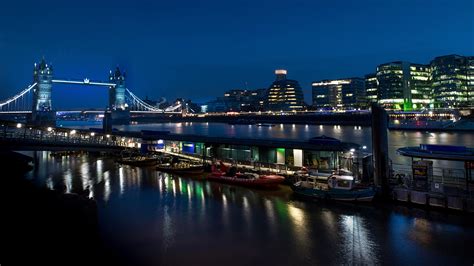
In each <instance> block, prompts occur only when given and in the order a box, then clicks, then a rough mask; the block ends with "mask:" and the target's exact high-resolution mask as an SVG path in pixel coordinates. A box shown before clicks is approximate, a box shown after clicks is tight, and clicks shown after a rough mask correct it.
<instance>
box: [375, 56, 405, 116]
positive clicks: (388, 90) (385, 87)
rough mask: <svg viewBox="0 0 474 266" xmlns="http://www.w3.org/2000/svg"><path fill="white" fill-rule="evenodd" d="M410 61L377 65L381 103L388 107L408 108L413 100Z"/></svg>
mask: <svg viewBox="0 0 474 266" xmlns="http://www.w3.org/2000/svg"><path fill="white" fill-rule="evenodd" d="M409 67H410V66H409V63H408V62H401V61H397V62H391V63H386V64H382V65H379V66H377V74H376V75H377V81H378V98H379V104H381V105H382V106H383V107H385V108H387V109H408V108H406V105H407V104H408V103H409V102H410V101H411V99H410V90H409V87H408V80H409V77H408V76H409Z"/></svg>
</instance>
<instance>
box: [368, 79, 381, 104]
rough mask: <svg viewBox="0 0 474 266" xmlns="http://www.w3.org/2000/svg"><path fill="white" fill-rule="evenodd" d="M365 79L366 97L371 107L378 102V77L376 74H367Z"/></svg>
mask: <svg viewBox="0 0 474 266" xmlns="http://www.w3.org/2000/svg"><path fill="white" fill-rule="evenodd" d="M364 78H365V97H366V99H367V104H368V105H369V106H370V104H372V103H377V102H378V96H377V95H378V87H379V86H378V82H377V75H376V74H375V73H371V74H367V75H365V76H364Z"/></svg>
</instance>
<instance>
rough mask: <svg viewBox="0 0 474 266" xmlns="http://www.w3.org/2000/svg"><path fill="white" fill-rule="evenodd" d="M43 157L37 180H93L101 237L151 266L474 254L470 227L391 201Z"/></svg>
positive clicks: (412, 259) (454, 260) (69, 184)
mask: <svg viewBox="0 0 474 266" xmlns="http://www.w3.org/2000/svg"><path fill="white" fill-rule="evenodd" d="M37 156H38V159H39V161H40V162H43V161H44V163H39V164H38V165H37V169H35V171H36V173H44V175H41V174H40V175H34V172H32V173H30V176H29V178H30V179H32V180H33V181H35V182H37V183H38V184H40V185H43V186H47V187H48V188H54V189H58V188H61V185H64V191H65V192H66V191H69V192H74V193H79V192H81V191H82V190H83V189H86V186H88V187H89V189H90V190H91V192H90V193H89V195H90V196H93V197H94V198H95V199H96V200H97V203H98V204H97V205H98V211H99V220H100V230H101V232H102V233H101V234H102V235H103V237H104V238H105V240H104V241H105V242H106V243H108V244H109V245H111V246H120V247H121V250H122V251H124V252H126V253H127V256H131V257H133V256H139V257H144V258H147V260H150V261H153V262H154V264H164V265H196V264H200V265H202V264H207V265H224V264H225V265H267V264H272V265H319V264H364V265H365V264H378V263H383V262H386V261H393V263H394V264H397V263H398V264H415V263H419V262H420V259H421V261H422V262H426V261H428V262H433V260H434V262H437V263H442V264H460V263H465V262H468V261H470V259H469V258H467V257H466V256H465V255H462V254H458V252H459V250H462V248H463V247H465V246H470V245H473V244H474V230H473V228H472V226H468V225H457V224H456V223H452V224H449V223H448V224H446V222H444V223H441V222H436V221H433V219H432V218H430V217H429V216H423V215H419V214H417V215H411V214H410V213H409V212H407V213H405V214H401V213H399V212H396V211H393V210H392V209H390V208H374V207H370V206H364V205H363V206H357V207H354V206H352V205H349V206H345V205H340V204H330V203H324V202H311V201H303V200H300V199H298V198H294V197H293V196H292V193H291V190H290V189H289V188H287V187H282V188H280V189H279V190H278V191H259V190H250V189H246V188H240V187H234V186H229V185H223V184H219V183H213V182H208V181H206V180H203V179H202V178H200V177H197V178H181V177H178V176H174V175H169V174H166V173H160V172H157V171H155V170H154V169H153V168H135V167H129V166H120V165H118V164H116V163H114V161H113V160H111V159H108V158H100V157H99V158H98V157H94V156H85V155H84V156H80V157H68V158H65V159H62V160H55V159H53V158H51V157H49V156H48V154H47V153H45V154H44V157H43V154H42V153H38V155H37ZM45 169H48V171H45ZM183 251H186V252H185V253H186V256H183V255H182V254H183ZM276 251H278V252H276ZM229 258H231V259H229Z"/></svg>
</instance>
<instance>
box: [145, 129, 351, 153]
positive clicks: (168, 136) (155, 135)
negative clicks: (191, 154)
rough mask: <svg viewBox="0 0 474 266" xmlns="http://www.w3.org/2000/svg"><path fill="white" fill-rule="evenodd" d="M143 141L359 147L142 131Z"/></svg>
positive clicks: (329, 148) (328, 142) (333, 142)
mask: <svg viewBox="0 0 474 266" xmlns="http://www.w3.org/2000/svg"><path fill="white" fill-rule="evenodd" d="M141 137H142V139H143V140H159V139H162V140H174V141H189V142H202V143H206V144H227V145H244V146H259V147H268V148H291V149H305V150H320V151H341V152H344V151H349V150H351V149H358V148H360V145H358V144H356V143H350V142H342V141H340V140H338V139H335V138H330V137H327V136H324V135H323V136H320V137H315V138H311V139H309V140H306V141H296V140H278V139H258V138H255V139H246V138H229V137H210V136H203V135H184V134H172V133H169V132H167V131H149V130H148V131H142V136H141Z"/></svg>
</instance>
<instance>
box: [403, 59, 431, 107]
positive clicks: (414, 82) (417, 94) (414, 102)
mask: <svg viewBox="0 0 474 266" xmlns="http://www.w3.org/2000/svg"><path fill="white" fill-rule="evenodd" d="M409 78H410V79H409V81H408V86H409V88H410V94H411V106H408V109H414V110H418V109H422V108H430V107H431V106H430V104H431V103H432V89H431V68H430V66H429V65H422V64H410V75H409ZM409 104H410V103H409Z"/></svg>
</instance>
